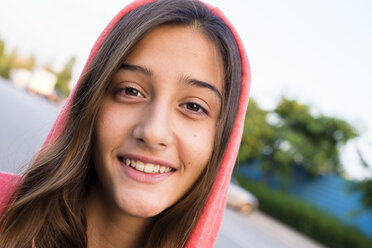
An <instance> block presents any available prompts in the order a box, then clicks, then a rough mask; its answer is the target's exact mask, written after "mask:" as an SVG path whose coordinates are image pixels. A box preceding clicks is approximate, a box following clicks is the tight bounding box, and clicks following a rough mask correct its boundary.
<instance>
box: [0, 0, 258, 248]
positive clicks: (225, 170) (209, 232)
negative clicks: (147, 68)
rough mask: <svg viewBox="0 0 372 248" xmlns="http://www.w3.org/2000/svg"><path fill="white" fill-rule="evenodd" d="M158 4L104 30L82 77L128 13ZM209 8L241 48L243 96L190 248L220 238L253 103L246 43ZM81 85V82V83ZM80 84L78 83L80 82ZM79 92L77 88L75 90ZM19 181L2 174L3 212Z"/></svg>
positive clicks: (123, 12)
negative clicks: (106, 40) (248, 106)
mask: <svg viewBox="0 0 372 248" xmlns="http://www.w3.org/2000/svg"><path fill="white" fill-rule="evenodd" d="M153 1H156V0H136V1H134V2H132V3H131V4H129V5H128V6H127V7H125V8H124V9H123V10H121V11H120V12H119V13H118V14H117V15H116V16H115V17H114V18H113V19H112V20H111V22H110V23H109V24H108V25H107V27H106V28H105V29H104V30H103V32H102V33H101V35H100V36H99V38H98V40H97V41H96V43H95V44H94V46H93V48H92V50H91V52H90V55H89V58H88V61H87V63H86V64H85V67H84V69H83V72H82V74H84V72H85V71H86V69H87V68H88V65H89V64H90V63H91V61H92V59H93V58H94V56H95V55H96V53H97V51H98V50H99V49H100V47H101V45H102V43H103V41H104V39H105V38H106V36H107V35H108V34H109V33H110V32H111V30H112V29H113V27H114V26H115V24H116V23H117V22H118V21H119V20H120V19H121V18H122V17H123V16H125V15H126V14H127V13H129V12H130V11H131V10H133V9H135V8H137V7H139V6H142V5H144V4H146V3H149V2H153ZM206 5H207V6H208V8H209V9H210V10H211V11H212V12H213V13H214V14H215V15H217V16H219V17H221V18H222V19H223V20H224V21H225V23H226V24H227V25H228V26H229V27H230V29H231V31H232V33H233V34H234V37H235V40H236V42H237V44H238V47H239V51H240V56H241V59H242V74H243V75H242V92H241V96H240V104H239V110H238V115H237V118H236V121H235V126H234V129H233V132H232V137H231V139H230V142H229V144H228V147H227V151H226V153H225V155H224V158H223V161H222V165H221V169H220V171H219V173H218V176H217V180H216V181H215V183H214V186H213V188H212V192H211V194H210V196H209V198H208V199H207V202H206V205H205V206H204V209H203V212H202V215H201V218H200V219H199V221H198V223H197V225H196V227H195V229H194V230H193V232H192V234H191V237H190V239H189V240H188V242H187V245H186V247H187V248H199V247H213V246H214V243H215V240H216V238H217V234H218V231H219V229H220V226H221V222H222V218H223V214H224V209H225V206H226V197H227V191H228V187H229V184H230V178H231V174H232V170H233V167H234V164H235V160H236V157H237V154H238V150H239V146H240V141H241V136H242V133H243V125H244V118H245V113H246V110H247V105H248V100H249V90H250V80H251V74H250V66H249V62H248V58H247V55H246V53H245V49H244V47H243V43H242V41H241V40H240V38H239V35H238V33H237V32H236V30H235V29H234V27H233V26H232V24H231V23H230V21H229V20H228V19H227V18H226V17H225V16H224V15H223V14H222V12H221V11H220V10H219V9H218V8H215V7H212V6H210V5H208V4H206ZM79 81H80V80H79ZM79 81H78V82H79ZM75 88H76V87H75ZM73 94H74V91H73V92H72V93H71V94H70V96H69V98H68V99H67V101H66V103H65V105H64V106H63V108H62V110H61V112H60V114H59V116H58V118H57V120H56V121H55V123H54V125H53V127H52V129H51V131H50V132H49V135H48V137H47V139H46V140H45V143H44V144H47V143H49V142H50V141H51V140H53V139H54V138H56V137H57V136H58V134H59V133H60V132H61V130H62V128H61V125H62V123H63V120H64V119H65V118H66V112H67V110H68V109H69V108H70V103H71V99H72V96H73ZM17 181H18V177H15V176H14V175H12V174H6V173H0V185H1V187H0V212H1V210H2V208H3V207H4V203H5V202H6V199H5V198H6V195H8V194H6V193H7V192H9V191H10V189H11V188H12V187H13V186H14V185H15V184H16V183H17Z"/></svg>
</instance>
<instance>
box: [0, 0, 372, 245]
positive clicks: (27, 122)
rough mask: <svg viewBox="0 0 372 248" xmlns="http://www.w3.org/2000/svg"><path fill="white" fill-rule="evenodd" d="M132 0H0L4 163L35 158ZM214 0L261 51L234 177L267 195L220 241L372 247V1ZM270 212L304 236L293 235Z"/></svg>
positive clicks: (251, 49) (251, 53) (11, 167)
mask: <svg viewBox="0 0 372 248" xmlns="http://www.w3.org/2000/svg"><path fill="white" fill-rule="evenodd" d="M129 2H130V1H127V0H122V1H117V0H112V1H110V2H107V1H97V0H91V1H87V0H80V1H72V0H66V1H46V0H34V1H26V0H17V1H13V0H3V1H2V2H1V8H0V116H1V117H0V170H2V171H8V172H20V171H22V168H23V167H22V166H24V165H26V164H27V163H28V162H29V161H30V160H31V159H32V158H33V156H34V155H35V153H36V152H37V151H38V150H39V148H40V146H41V145H42V142H43V140H44V139H45V137H46V135H47V133H48V131H49V129H50V127H51V125H52V124H53V121H54V119H55V118H56V117H57V114H58V112H59V110H60V108H61V106H62V104H63V102H64V100H65V98H66V96H68V94H69V92H70V90H71V88H72V87H73V85H74V84H75V83H76V81H77V80H78V78H79V75H80V73H81V71H82V69H83V66H84V64H85V61H86V59H87V57H88V54H89V52H90V49H91V48H92V46H93V44H94V42H95V40H96V38H97V37H98V36H99V34H100V32H101V31H102V30H103V29H104V27H105V26H106V25H107V24H108V22H109V21H110V20H111V18H112V17H113V16H114V15H115V14H116V13H117V12H118V11H119V10H120V9H122V8H123V7H124V6H126V5H127V4H128V3H129ZM206 2H208V3H210V4H212V5H214V6H218V7H219V8H220V9H221V10H222V12H224V13H225V15H226V16H227V17H228V18H229V19H230V21H231V22H232V23H233V24H234V26H235V28H236V29H237V31H238V32H239V34H240V36H241V39H242V41H243V43H244V45H245V48H246V51H247V54H248V57H249V60H250V64H251V70H252V87H251V96H252V97H251V100H250V103H249V107H248V112H247V118H246V123H245V129H244V134H243V140H242V145H241V148H240V151H239V158H238V161H237V166H236V169H235V171H234V179H233V180H234V184H236V185H240V186H241V187H243V188H244V189H245V190H246V191H247V192H250V193H251V194H252V196H255V198H256V199H257V202H254V203H252V201H251V200H247V201H248V202H250V204H251V205H252V209H255V208H256V207H257V206H258V205H259V210H258V211H253V213H252V214H250V215H245V216H244V221H243V222H241V223H240V224H239V225H238V224H236V223H237V222H239V221H241V220H240V219H241V218H236V216H235V217H234V214H236V213H233V212H229V211H230V210H229V211H228V212H227V215H226V216H227V217H226V216H225V217H226V218H225V219H224V226H223V228H222V232H221V235H220V236H219V238H218V242H217V246H218V245H219V247H224V244H227V243H229V245H230V247H235V246H232V245H231V244H232V243H233V242H235V244H236V247H259V246H257V245H256V246H255V245H254V243H253V244H252V242H262V245H261V246H260V247H321V246H326V247H372V241H371V240H372V128H371V127H372V115H371V108H372V100H371V97H370V94H371V92H372V70H371V68H372V59H371V58H372V46H371V44H372V15H370V13H371V12H372V2H371V1H367V0H356V1H346V0H341V1H335V0H326V1H320V0H314V1H294V0H292V1H291V0H285V1H280V2H279V1H274V0H263V1H238V0H230V1H226V0H225V1H222V0H220V1H219V0H208V1H206ZM247 199H248V198H247ZM258 202H259V203H258ZM230 205H231V206H234V204H230ZM235 208H237V209H238V210H242V209H241V208H239V207H235ZM243 210H244V211H243V212H252V211H250V208H249V209H248V211H246V210H247V208H243ZM257 216H259V217H257ZM269 216H271V217H269ZM234 218H235V219H234ZM266 218H270V220H268V219H266ZM271 218H273V219H272V220H273V221H274V219H275V223H279V225H280V227H278V228H279V229H280V228H283V230H284V229H286V230H287V229H288V230H291V231H293V230H296V234H295V235H299V236H302V235H305V236H303V237H304V239H301V240H300V241H298V240H297V241H296V242H300V243H295V242H294V241H293V242H292V243H291V242H289V241H288V240H287V241H285V240H284V239H290V238H289V236H286V235H282V234H283V231H280V230H282V229H280V230H279V229H278V230H279V231H278V230H276V231H274V230H273V229H270V228H268V225H270V227H273V226H275V225H277V224H274V222H270V221H271ZM263 219H265V221H269V222H267V223H270V224H266V226H265V224H262V222H259V221H262V220H263ZM280 223H283V224H284V225H282V224H280ZM249 225H251V226H250V227H249ZM237 227H239V228H238V229H239V231H235V234H234V232H231V231H230V232H229V230H230V229H234V228H235V229H237ZM253 229H255V230H256V231H257V232H258V233H260V234H258V235H249V234H250V233H253V232H254V231H255V230H253ZM265 230H266V231H267V230H269V231H270V232H271V233H276V234H278V235H277V236H276V237H274V236H273V234H268V235H267V236H262V235H261V234H262V233H264V232H265ZM297 232H300V233H302V234H298V233H297ZM237 233H238V234H239V235H240V236H239V237H237V236H236V235H237ZM234 235H235V236H234ZM260 235H261V236H260ZM241 236H246V237H248V239H249V237H250V236H256V238H260V239H261V241H259V240H254V241H252V240H248V241H247V240H243V239H242V237H241ZM291 237H292V238H293V237H294V236H291ZM267 239H271V240H274V242H272V243H270V242H268V241H267ZM275 239H276V240H275ZM294 239H295V238H293V240H294ZM307 239H308V240H310V241H311V242H313V241H314V242H313V243H311V242H310V241H309V242H310V243H306V242H307V241H306V240H307ZM264 240H265V241H264ZM275 242H276V243H275ZM278 242H279V243H280V242H281V244H282V246H279V245H278V244H279V243H278ZM256 244H257V243H256ZM275 244H276V245H275ZM298 244H300V245H298ZM305 244H306V245H305ZM291 245H292V246H291Z"/></svg>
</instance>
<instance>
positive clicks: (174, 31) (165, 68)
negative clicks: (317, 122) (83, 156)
mask: <svg viewBox="0 0 372 248" xmlns="http://www.w3.org/2000/svg"><path fill="white" fill-rule="evenodd" d="M223 79H224V71H223V61H222V58H221V55H220V53H219V52H218V51H217V49H216V47H215V45H214V44H213V42H212V41H211V40H209V39H208V38H207V37H206V36H205V35H204V34H203V32H202V31H201V30H200V29H198V28H196V27H192V26H175V25H165V26H160V27H157V28H155V29H154V30H152V31H151V32H149V33H148V34H147V35H146V36H145V37H144V39H142V40H141V41H140V42H139V43H138V45H137V46H136V47H135V49H134V50H133V52H131V54H130V55H129V57H127V59H126V60H125V62H124V63H123V65H122V67H121V69H120V70H119V71H118V72H117V73H116V74H115V76H114V78H113V80H112V82H111V84H110V87H109V89H108V91H107V93H106V95H105V98H104V101H103V105H102V107H101V110H100V113H99V116H98V122H97V124H96V129H95V136H94V137H95V142H94V157H93V159H94V164H95V167H96V170H97V173H98V177H99V181H100V185H99V186H101V187H102V188H103V192H104V193H105V197H104V198H106V199H108V200H107V202H105V203H104V204H106V205H107V207H108V208H110V209H116V210H120V211H121V212H124V213H126V214H129V215H131V216H138V217H150V216H155V215H157V214H159V213H160V212H162V211H163V210H164V209H166V208H168V207H170V206H171V205H173V204H174V203H176V202H177V201H178V200H179V199H180V198H181V197H182V196H183V195H184V194H185V193H186V192H187V191H188V190H189V189H190V188H191V187H192V185H193V184H194V182H195V181H196V180H197V178H198V177H199V176H200V174H201V173H202V171H203V169H204V168H205V167H206V165H207V163H208V161H209V158H210V156H211V153H212V149H213V143H214V137H215V134H216V124H217V119H218V116H219V113H220V109H221V101H222V98H221V95H222V94H223V87H224V83H223ZM112 207H114V208H112Z"/></svg>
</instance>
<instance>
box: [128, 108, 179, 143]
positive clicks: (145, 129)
mask: <svg viewBox="0 0 372 248" xmlns="http://www.w3.org/2000/svg"><path fill="white" fill-rule="evenodd" d="M139 116H140V118H139V120H138V121H137V123H136V124H135V126H134V128H133V137H134V139H135V140H136V142H137V143H138V144H140V145H142V146H145V147H146V148H149V149H153V150H163V149H165V148H166V147H168V146H169V145H171V144H172V142H173V134H172V131H171V127H170V124H171V120H170V116H171V113H170V110H169V106H167V104H165V103H153V104H150V106H148V107H146V108H145V111H143V112H142V113H140V114H139Z"/></svg>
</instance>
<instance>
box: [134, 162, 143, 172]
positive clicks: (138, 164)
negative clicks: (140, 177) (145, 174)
mask: <svg viewBox="0 0 372 248" xmlns="http://www.w3.org/2000/svg"><path fill="white" fill-rule="evenodd" d="M135 163H136V162H135ZM144 169H145V164H144V163H142V162H141V161H137V163H136V170H139V171H143V170H144Z"/></svg>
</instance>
